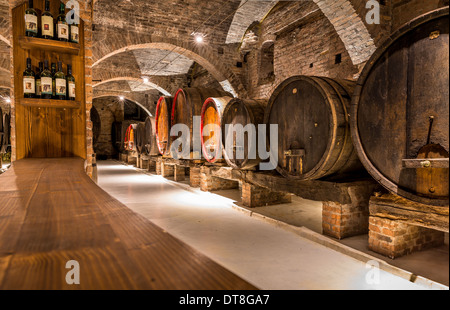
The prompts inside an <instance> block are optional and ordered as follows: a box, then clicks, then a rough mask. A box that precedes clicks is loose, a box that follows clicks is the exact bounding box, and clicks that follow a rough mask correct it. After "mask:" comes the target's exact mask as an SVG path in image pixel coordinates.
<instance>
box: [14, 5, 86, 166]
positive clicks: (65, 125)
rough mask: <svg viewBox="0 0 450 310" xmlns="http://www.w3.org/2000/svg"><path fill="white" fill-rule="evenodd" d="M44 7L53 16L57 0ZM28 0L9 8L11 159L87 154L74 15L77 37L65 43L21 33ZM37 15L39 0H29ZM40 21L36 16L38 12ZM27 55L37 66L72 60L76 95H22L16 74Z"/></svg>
mask: <svg viewBox="0 0 450 310" xmlns="http://www.w3.org/2000/svg"><path fill="white" fill-rule="evenodd" d="M50 5H51V7H50V11H51V13H52V14H53V17H54V18H55V19H56V16H57V15H58V9H59V5H60V2H59V1H55V0H53V1H51V4H50ZM27 6H28V2H27V1H24V3H23V4H21V5H19V6H17V7H16V8H14V9H13V10H12V14H13V18H12V20H13V62H14V98H15V132H16V139H15V140H16V159H17V160H18V159H22V158H58V157H74V156H77V157H82V158H85V159H86V157H87V155H86V102H85V80H84V77H85V73H84V68H85V65H84V32H83V30H84V27H83V21H82V20H80V25H79V35H80V36H79V37H80V42H79V43H78V44H76V43H70V42H62V41H55V40H46V39H41V38H32V37H26V36H25V20H24V14H25V10H26V8H27ZM34 7H35V9H36V11H38V15H39V16H40V13H41V11H42V10H43V8H44V0H34ZM38 23H39V26H40V18H38ZM28 57H29V58H31V62H32V66H33V70H34V71H35V72H37V67H38V64H39V62H41V61H42V62H43V61H44V60H45V59H48V61H49V64H51V63H52V62H54V63H57V62H58V61H61V62H62V63H63V71H64V73H65V74H67V65H72V75H73V76H74V77H75V83H76V100H75V101H70V100H50V99H37V98H33V99H29V98H24V97H23V82H22V75H23V71H24V70H25V67H26V59H27V58H28Z"/></svg>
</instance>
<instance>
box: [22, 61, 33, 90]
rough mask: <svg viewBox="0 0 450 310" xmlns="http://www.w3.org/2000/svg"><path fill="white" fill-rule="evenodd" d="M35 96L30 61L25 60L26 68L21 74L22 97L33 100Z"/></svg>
mask: <svg viewBox="0 0 450 310" xmlns="http://www.w3.org/2000/svg"><path fill="white" fill-rule="evenodd" d="M35 95H36V81H35V74H34V71H33V69H32V68H31V59H30V58H27V68H26V69H25V71H24V72H23V97H24V98H34V96H35Z"/></svg>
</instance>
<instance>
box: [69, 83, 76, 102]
mask: <svg viewBox="0 0 450 310" xmlns="http://www.w3.org/2000/svg"><path fill="white" fill-rule="evenodd" d="M69 97H70V98H75V83H74V82H69Z"/></svg>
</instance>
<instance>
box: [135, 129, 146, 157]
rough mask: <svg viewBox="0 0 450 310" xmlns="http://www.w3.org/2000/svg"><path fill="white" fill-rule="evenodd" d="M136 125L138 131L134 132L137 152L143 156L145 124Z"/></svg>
mask: <svg viewBox="0 0 450 310" xmlns="http://www.w3.org/2000/svg"><path fill="white" fill-rule="evenodd" d="M136 125H137V126H136V130H135V131H134V141H135V144H136V150H137V152H138V153H139V154H143V153H144V152H145V123H138V124H136Z"/></svg>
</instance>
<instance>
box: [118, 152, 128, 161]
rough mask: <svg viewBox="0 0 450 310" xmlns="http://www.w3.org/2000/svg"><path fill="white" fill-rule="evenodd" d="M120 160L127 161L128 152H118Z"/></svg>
mask: <svg viewBox="0 0 450 310" xmlns="http://www.w3.org/2000/svg"><path fill="white" fill-rule="evenodd" d="M119 159H120V161H122V162H124V163H127V162H128V154H126V153H120V157H119Z"/></svg>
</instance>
